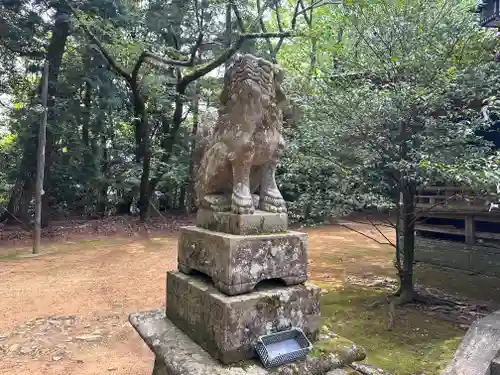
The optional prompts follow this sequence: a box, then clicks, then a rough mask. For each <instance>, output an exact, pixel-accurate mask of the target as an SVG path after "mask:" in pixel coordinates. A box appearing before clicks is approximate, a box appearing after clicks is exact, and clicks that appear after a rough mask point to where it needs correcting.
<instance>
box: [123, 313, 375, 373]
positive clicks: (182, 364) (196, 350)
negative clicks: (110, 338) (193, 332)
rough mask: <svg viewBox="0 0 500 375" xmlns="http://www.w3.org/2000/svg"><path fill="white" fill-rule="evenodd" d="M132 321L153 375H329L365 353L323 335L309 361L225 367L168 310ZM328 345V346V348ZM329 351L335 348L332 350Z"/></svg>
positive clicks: (136, 316)
mask: <svg viewBox="0 0 500 375" xmlns="http://www.w3.org/2000/svg"><path fill="white" fill-rule="evenodd" d="M129 321H130V323H131V324H132V326H133V327H134V329H135V330H136V331H137V332H138V333H139V335H140V336H141V338H142V339H143V340H144V342H145V343H146V344H147V345H148V347H149V348H150V349H151V351H152V352H153V353H154V355H155V358H156V359H155V365H154V369H153V375H270V374H274V375H292V374H300V375H327V374H328V373H329V371H334V372H333V373H332V374H336V375H337V374H339V375H340V374H349V373H350V371H349V370H347V371H345V372H340V370H338V371H335V370H336V369H342V368H343V366H346V365H349V364H350V363H352V362H356V361H362V360H363V359H364V358H365V352H364V350H363V349H362V348H360V347H357V346H356V345H355V344H353V343H351V342H347V340H341V342H342V344H340V345H338V344H337V345H335V344H333V343H334V342H335V341H336V339H337V338H336V337H334V336H329V335H328V334H325V333H322V334H321V337H322V341H319V342H318V347H320V348H322V349H321V350H318V349H316V350H313V352H312V353H311V354H310V355H309V356H308V358H307V360H306V361H301V362H295V363H291V364H288V365H284V366H281V367H279V368H276V369H270V370H266V369H264V368H263V367H262V366H261V365H260V363H259V362H257V361H256V360H249V361H244V362H240V363H238V364H235V365H230V366H226V365H222V364H221V363H220V362H219V361H217V360H215V359H213V358H212V357H211V356H210V354H208V353H207V352H206V351H205V350H203V349H202V348H201V347H200V346H199V345H197V344H196V343H195V342H194V341H193V340H191V339H190V338H189V337H188V336H187V335H186V334H185V333H184V332H182V331H181V330H180V329H179V328H178V327H176V326H175V325H174V324H173V323H172V322H171V321H170V320H169V319H167V318H166V316H165V309H157V310H152V311H147V312H139V313H134V314H131V315H130V317H129ZM326 344H327V345H326ZM327 347H328V348H330V347H331V348H332V349H331V350H328V349H327Z"/></svg>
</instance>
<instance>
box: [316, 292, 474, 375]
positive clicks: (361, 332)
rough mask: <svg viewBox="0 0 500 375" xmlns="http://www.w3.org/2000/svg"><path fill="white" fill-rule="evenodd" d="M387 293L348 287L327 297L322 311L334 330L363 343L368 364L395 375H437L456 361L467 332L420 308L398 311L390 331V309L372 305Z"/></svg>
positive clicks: (327, 322) (323, 299)
mask: <svg viewBox="0 0 500 375" xmlns="http://www.w3.org/2000/svg"><path fill="white" fill-rule="evenodd" d="M384 293H385V292H380V291H376V290H373V289H366V288H361V287H353V286H344V287H343V288H337V289H334V290H331V291H330V292H329V293H327V294H325V295H324V296H323V297H322V301H321V314H322V316H323V319H324V323H325V324H326V325H328V326H329V327H330V328H331V330H332V331H333V332H335V333H336V334H338V335H340V336H342V337H345V338H347V339H349V340H352V341H353V342H354V343H356V344H357V345H360V346H362V347H363V348H364V349H365V350H366V352H367V357H366V362H367V363H369V364H371V365H374V366H378V367H380V368H382V369H384V370H386V371H389V372H391V373H392V374H394V375H411V374H415V373H420V372H422V373H425V374H427V375H431V374H438V373H439V372H440V370H442V369H443V368H444V366H446V364H447V363H448V362H449V361H450V360H451V358H452V357H453V354H454V352H455V350H456V349H457V347H458V345H459V343H460V340H461V339H462V337H463V335H464V331H463V330H462V329H459V328H458V327H456V326H455V325H453V324H451V323H449V322H445V321H442V320H438V319H434V318H433V317H430V316H427V315H425V314H423V313H422V312H420V311H417V310H406V309H398V310H397V317H396V324H395V327H394V328H393V329H392V330H391V331H389V330H388V329H387V323H388V307H387V305H382V306H381V307H377V308H371V307H370V305H371V304H372V303H373V302H375V301H378V300H380V298H382V297H383V294H384Z"/></svg>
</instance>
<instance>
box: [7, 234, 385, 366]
mask: <svg viewBox="0 0 500 375" xmlns="http://www.w3.org/2000/svg"><path fill="white" fill-rule="evenodd" d="M308 232H309V248H310V263H311V265H310V271H311V275H312V279H313V280H314V281H318V282H328V283H341V282H342V281H343V280H344V279H345V277H346V276H347V275H363V274H366V273H376V274H377V275H388V276H393V275H394V272H393V269H392V266H391V264H390V258H391V254H392V249H391V248H390V247H388V246H383V245H378V244H376V243H374V242H372V241H370V240H368V239H365V238H363V237H361V236H359V235H356V234H354V233H353V232H351V231H349V230H346V229H342V228H339V227H324V228H321V229H313V230H309V231H308ZM65 247H66V249H64V248H65ZM176 247H177V237H176V235H170V236H169V237H167V238H152V239H149V240H139V239H135V240H133V239H130V238H128V239H123V240H116V241H115V240H113V241H105V242H103V243H92V246H90V245H89V244H82V245H81V247H79V246H77V245H74V244H73V245H58V249H57V251H56V252H54V253H52V254H45V255H42V256H39V257H34V258H24V259H10V260H9V259H7V260H6V259H4V260H0V280H2V282H1V283H0V301H1V302H0V374H9V375H21V374H22V375H25V374H29V373H32V374H37V375H45V374H47V375H48V374H51V375H56V374H72V375H84V374H85V375H90V374H105V373H110V374H123V375H125V374H127V375H128V374H130V375H146V374H147V375H149V374H150V373H151V367H152V361H153V357H152V355H151V352H150V351H149V349H148V348H147V347H146V346H145V345H144V344H143V342H142V341H141V340H140V338H139V337H138V335H137V334H136V333H135V332H134V331H133V330H132V328H131V327H130V325H129V324H128V322H127V316H128V314H129V313H131V312H135V311H140V310H147V309H152V308H156V307H159V306H163V305H164V298H165V272H166V271H167V270H171V269H174V268H175V267H176V251H177V250H176Z"/></svg>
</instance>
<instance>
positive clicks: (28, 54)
mask: <svg viewBox="0 0 500 375" xmlns="http://www.w3.org/2000/svg"><path fill="white" fill-rule="evenodd" d="M2 45H3V46H4V47H5V48H6V49H8V50H9V51H10V52H12V53H16V54H18V55H19V56H20V57H29V58H31V59H35V60H40V59H43V58H45V56H46V54H45V52H43V51H30V50H26V51H25V50H23V49H22V48H20V47H18V46H12V45H9V44H8V43H6V42H5V41H2Z"/></svg>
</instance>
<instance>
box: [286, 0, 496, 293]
mask: <svg viewBox="0 0 500 375" xmlns="http://www.w3.org/2000/svg"><path fill="white" fill-rule="evenodd" d="M336 9H337V11H336V12H332V13H331V14H323V16H325V17H330V18H329V19H330V20H333V19H338V20H340V25H339V27H341V28H342V38H341V40H339V39H337V40H334V41H330V42H329V44H328V42H326V41H323V40H322V39H321V38H320V36H321V30H319V31H316V35H318V39H319V42H318V43H320V46H321V43H325V44H326V46H325V47H324V48H322V53H321V56H319V57H318V59H317V62H316V64H317V65H316V66H317V68H318V70H317V73H316V77H315V80H314V85H311V84H310V83H306V84H304V83H303V82H302V85H303V86H302V87H304V89H303V90H302V92H306V93H307V94H306V95H302V98H301V100H302V102H303V105H304V108H305V109H306V118H307V121H305V122H303V123H302V124H301V126H300V129H299V131H300V137H296V138H295V142H296V143H297V145H296V146H295V147H296V148H297V151H298V154H299V155H307V156H308V157H309V158H314V159H316V160H314V159H312V162H311V164H309V163H304V162H303V160H304V159H302V158H301V159H300V160H302V164H301V165H302V168H305V170H306V173H308V175H310V176H311V178H310V179H309V180H308V181H316V182H315V184H316V185H318V184H319V185H321V184H322V183H321V179H320V177H319V176H322V175H323V172H326V173H327V175H329V176H330V177H329V178H328V179H325V178H323V180H324V186H325V187H327V188H326V189H323V194H320V193H319V192H320V191H321V189H319V188H318V186H313V188H312V189H311V188H309V189H308V188H307V187H305V188H304V191H305V196H306V197H308V202H309V204H310V206H312V207H313V208H316V210H317V211H318V212H317V214H320V215H321V216H324V215H325V214H327V215H329V214H330V213H331V212H332V209H333V208H335V206H336V205H339V206H340V207H341V208H342V207H345V208H348V207H351V209H353V208H363V207H367V206H375V207H378V208H382V207H387V208H395V209H396V210H397V212H398V213H399V217H400V220H398V223H397V224H396V230H397V234H398V235H397V238H398V241H397V244H396V245H395V247H396V260H395V265H396V267H397V269H398V274H399V277H400V280H401V283H400V290H399V291H398V295H399V296H400V302H409V301H412V300H414V299H415V298H417V299H418V298H419V296H418V295H417V294H416V293H415V290H414V287H413V254H414V247H415V238H414V234H415V221H416V218H417V212H416V207H415V205H416V203H415V195H416V193H417V191H418V189H419V188H421V187H422V186H425V185H426V184H429V183H433V182H435V181H436V180H437V179H441V180H445V181H448V182H450V181H455V182H457V183H461V184H473V183H481V184H482V185H483V186H485V185H484V184H486V183H488V182H489V183H490V184H491V182H492V181H493V180H494V179H495V178H498V172H497V171H496V170H492V169H490V170H489V171H488V174H485V172H484V171H485V168H484V167H485V166H486V164H488V163H489V164H490V165H493V164H494V163H492V162H491V161H492V158H493V160H498V158H497V156H496V155H495V154H492V153H491V152H492V151H491V147H490V146H491V145H490V144H488V142H486V141H485V140H484V139H482V138H481V137H480V136H478V135H477V134H478V133H477V131H478V130H484V129H485V128H487V127H488V126H489V125H490V122H489V121H485V120H484V116H483V115H481V113H480V109H481V108H480V107H481V103H482V100H484V99H486V98H488V97H489V96H491V95H493V93H494V90H495V87H496V86H495V85H492V82H496V81H497V80H498V77H499V73H500V70H499V68H498V67H497V64H495V63H494V62H492V56H493V55H494V50H495V47H496V41H495V40H494V39H493V38H492V35H491V34H490V33H489V32H487V31H484V30H481V29H480V28H479V26H478V25H477V20H476V18H475V15H474V14H473V13H471V12H470V4H469V2H467V1H458V0H440V1H435V2H432V3H429V2H428V1H418V0H417V1H415V0H412V1H398V2H394V1H390V0H387V1H385V0H381V1H377V2H371V1H363V0H359V1H358V0H352V1H347V2H345V4H344V6H342V7H337V8H336ZM327 51H328V52H327ZM332 62H333V63H332ZM312 129H313V130H312ZM306 160H307V159H306ZM310 165H314V167H313V168H311V167H310ZM325 168H326V169H325ZM490 168H491V166H490ZM290 169H291V168H289V170H290ZM312 171H314V172H312ZM313 176H314V177H316V179H313ZM490 186H491V185H490ZM331 189H334V190H333V191H332V190H331ZM311 191H314V192H316V193H314V194H311V193H310V192H311ZM303 196H304V195H303ZM303 196H302V197H303ZM332 198H333V199H332ZM339 201H340V202H339ZM299 202H300V199H299ZM323 202H325V203H326V204H323ZM339 203H340V204H339ZM302 204H305V202H304V203H302ZM328 208H330V209H328ZM337 210H339V208H338V207H337ZM306 212H307V210H306ZM304 216H305V215H304ZM400 236H401V244H399V237H400ZM400 253H401V255H400Z"/></svg>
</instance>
